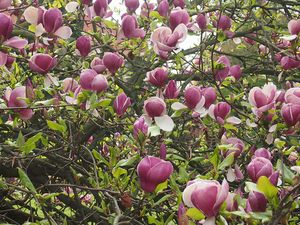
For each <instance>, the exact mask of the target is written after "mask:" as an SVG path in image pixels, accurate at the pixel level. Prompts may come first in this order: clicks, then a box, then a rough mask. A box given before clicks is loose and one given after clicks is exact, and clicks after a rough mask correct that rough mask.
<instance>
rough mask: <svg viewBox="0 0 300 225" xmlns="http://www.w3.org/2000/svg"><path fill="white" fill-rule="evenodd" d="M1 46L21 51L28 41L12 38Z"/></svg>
mask: <svg viewBox="0 0 300 225" xmlns="http://www.w3.org/2000/svg"><path fill="white" fill-rule="evenodd" d="M3 44H4V45H7V46H9V47H12V48H17V49H23V48H24V47H25V46H26V45H27V44H28V41H27V40H25V39H22V38H19V37H12V38H10V39H8V40H7V41H5V42H4V43H3Z"/></svg>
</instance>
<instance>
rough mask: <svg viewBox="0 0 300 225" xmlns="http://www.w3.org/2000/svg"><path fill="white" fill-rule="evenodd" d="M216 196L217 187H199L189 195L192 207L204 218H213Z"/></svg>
mask: <svg viewBox="0 0 300 225" xmlns="http://www.w3.org/2000/svg"><path fill="white" fill-rule="evenodd" d="M217 194H218V187H217V186H212V185H211V186H208V187H203V188H201V187H199V188H197V189H196V190H194V191H193V193H192V195H191V200H192V203H193V205H194V206H195V207H196V208H197V209H199V210H201V211H202V212H203V213H204V214H205V216H207V217H210V216H214V215H215V212H214V210H213V208H214V205H215V202H216V197H217Z"/></svg>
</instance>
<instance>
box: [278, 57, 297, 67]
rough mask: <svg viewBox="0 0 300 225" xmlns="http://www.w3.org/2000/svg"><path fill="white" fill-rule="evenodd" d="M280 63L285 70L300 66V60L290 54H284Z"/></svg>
mask: <svg viewBox="0 0 300 225" xmlns="http://www.w3.org/2000/svg"><path fill="white" fill-rule="evenodd" d="M280 65H281V66H282V68H283V69H285V70H290V69H295V68H299V67H300V60H296V59H293V58H291V57H289V56H284V57H282V58H281V60H280Z"/></svg>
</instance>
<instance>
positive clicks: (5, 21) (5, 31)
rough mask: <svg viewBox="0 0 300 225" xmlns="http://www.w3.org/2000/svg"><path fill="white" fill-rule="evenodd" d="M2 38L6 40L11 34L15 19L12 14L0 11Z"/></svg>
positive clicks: (0, 34)
mask: <svg viewBox="0 0 300 225" xmlns="http://www.w3.org/2000/svg"><path fill="white" fill-rule="evenodd" d="M0 21H1V26H0V37H2V38H0V40H6V39H8V38H9V37H10V36H11V33H12V30H13V21H12V19H11V18H10V16H7V15H5V14H4V13H0Z"/></svg>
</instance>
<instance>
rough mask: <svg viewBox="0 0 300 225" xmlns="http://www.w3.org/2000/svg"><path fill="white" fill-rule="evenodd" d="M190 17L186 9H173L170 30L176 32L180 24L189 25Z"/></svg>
mask: <svg viewBox="0 0 300 225" xmlns="http://www.w3.org/2000/svg"><path fill="white" fill-rule="evenodd" d="M189 20H190V16H189V14H188V12H187V11H186V10H185V9H180V8H176V9H173V10H172V11H171V13H170V18H169V22H170V28H171V29H172V30H174V29H175V28H176V27H177V26H178V25H179V24H181V23H183V24H185V25H186V24H188V22H189Z"/></svg>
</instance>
